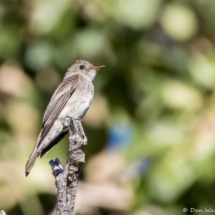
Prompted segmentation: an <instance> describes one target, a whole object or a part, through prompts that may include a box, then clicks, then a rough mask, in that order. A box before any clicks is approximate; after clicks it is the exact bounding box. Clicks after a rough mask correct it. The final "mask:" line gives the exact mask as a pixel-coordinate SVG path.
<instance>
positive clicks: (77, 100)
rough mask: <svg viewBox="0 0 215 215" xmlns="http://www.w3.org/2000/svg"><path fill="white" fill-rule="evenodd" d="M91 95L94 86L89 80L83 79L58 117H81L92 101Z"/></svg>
mask: <svg viewBox="0 0 215 215" xmlns="http://www.w3.org/2000/svg"><path fill="white" fill-rule="evenodd" d="M93 95H94V87H93V84H92V82H91V81H85V82H84V83H81V84H79V85H78V86H77V88H76V90H75V91H74V93H73V94H72V96H71V97H70V98H69V100H68V102H67V103H66V105H65V107H64V108H63V109H62V111H61V113H60V114H59V116H58V118H61V119H62V118H63V119H64V118H66V117H67V116H69V117H72V118H74V119H81V118H83V117H84V115H85V113H86V111H87V110H88V108H89V106H90V104H91V102H92V99H93Z"/></svg>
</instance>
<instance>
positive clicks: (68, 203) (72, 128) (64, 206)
mask: <svg viewBox="0 0 215 215" xmlns="http://www.w3.org/2000/svg"><path fill="white" fill-rule="evenodd" d="M68 122H69V133H70V135H69V152H68V156H67V161H66V166H65V170H63V168H62V166H61V164H60V161H59V159H58V158H56V159H55V161H53V160H51V161H50V162H49V164H50V165H51V167H52V170H53V175H54V176H55V184H56V187H57V189H58V196H57V209H56V215H73V214H74V206H75V197H76V191H77V186H78V176H79V172H80V167H81V164H82V163H84V162H85V154H84V145H86V144H87V138H86V135H85V133H84V130H83V127H82V125H81V122H80V120H74V119H71V118H70V119H69V121H68Z"/></svg>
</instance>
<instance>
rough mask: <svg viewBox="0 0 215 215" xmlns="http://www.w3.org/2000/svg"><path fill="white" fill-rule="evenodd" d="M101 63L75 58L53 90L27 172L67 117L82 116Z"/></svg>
mask: <svg viewBox="0 0 215 215" xmlns="http://www.w3.org/2000/svg"><path fill="white" fill-rule="evenodd" d="M102 67H104V66H93V65H92V64H91V63H89V62H88V61H85V60H77V61H76V62H75V64H73V65H72V66H71V67H69V69H68V70H67V72H66V74H65V77H64V79H63V82H62V83H61V84H60V85H59V86H58V88H57V89H56V90H55V92H54V94H53V95H52V98H51V100H50V102H49V104H48V106H47V108H46V111H45V114H44V117H43V124H42V130H41V132H40V134H39V137H38V139H37V143H36V145H35V147H34V150H33V151H32V153H31V155H30V157H29V158H28V161H27V163H26V166H25V173H26V176H28V174H29V173H30V171H31V169H32V167H33V166H34V164H35V162H36V160H37V158H38V156H39V155H40V157H41V158H42V157H43V156H45V155H46V154H47V153H48V152H49V151H50V150H51V149H52V148H53V147H54V146H55V145H56V144H57V143H58V142H59V141H60V140H61V139H62V138H63V137H64V136H65V135H66V134H67V133H68V131H69V128H68V124H67V121H68V120H67V119H66V118H67V117H70V118H73V119H82V118H83V117H84V115H85V114H86V112H87V110H88V109H89V107H90V104H91V102H92V99H93V95H94V86H93V84H92V81H93V80H94V78H95V76H96V72H97V71H98V70H100V69H101V68H102Z"/></svg>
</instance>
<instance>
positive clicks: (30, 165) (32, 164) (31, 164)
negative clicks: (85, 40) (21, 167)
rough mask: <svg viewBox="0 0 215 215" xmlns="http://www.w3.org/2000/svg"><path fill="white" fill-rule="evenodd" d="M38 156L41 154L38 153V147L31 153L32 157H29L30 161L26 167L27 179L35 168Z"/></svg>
mask: <svg viewBox="0 0 215 215" xmlns="http://www.w3.org/2000/svg"><path fill="white" fill-rule="evenodd" d="M38 156H39V153H38V152H37V147H35V148H34V150H33V151H32V153H31V155H30V156H29V158H28V161H27V163H26V166H25V175H26V177H27V176H28V174H29V173H30V171H31V169H32V167H33V166H34V164H35V162H36V160H37V158H38Z"/></svg>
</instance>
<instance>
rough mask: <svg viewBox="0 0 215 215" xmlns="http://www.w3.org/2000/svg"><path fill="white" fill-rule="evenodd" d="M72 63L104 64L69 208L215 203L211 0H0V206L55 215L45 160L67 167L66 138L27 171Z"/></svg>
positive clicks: (98, 212)
mask: <svg viewBox="0 0 215 215" xmlns="http://www.w3.org/2000/svg"><path fill="white" fill-rule="evenodd" d="M77 59H85V60H88V61H90V62H91V63H92V64H94V65H97V66H99V65H106V67H105V68H104V69H102V70H101V71H100V72H99V73H98V75H97V77H96V79H95V81H94V85H95V97H94V100H93V102H92V105H91V107H90V109H89V111H88V113H87V114H86V116H85V118H84V120H83V126H84V129H85V132H86V135H87V137H88V140H89V141H88V145H87V146H86V147H85V152H86V163H85V164H84V165H83V166H82V172H81V175H80V183H79V187H78V194H77V200H76V206H75V210H76V214H80V215H82V214H83V215H166V214H167V215H173V214H174V215H180V214H193V213H191V212H190V208H196V209H203V210H204V208H210V207H211V208H213V209H215V165H214V164H215V3H214V0H108V1H105V0H103V1H102V0H79V1H78V0H31V1H29V0H0V209H3V210H5V211H6V212H7V215H18V214H19V215H29V214H31V215H46V214H50V215H51V214H52V215H53V214H54V207H55V202H56V191H57V189H56V187H55V184H54V181H55V180H54V177H53V176H52V174H51V168H50V166H49V164H48V162H49V160H51V159H54V158H56V157H58V158H59V159H60V161H61V162H62V165H63V166H64V165H65V161H66V157H67V151H68V136H67V137H66V138H65V139H64V140H63V141H61V143H60V144H58V145H57V146H56V147H55V148H54V149H53V150H52V151H51V152H50V153H49V154H48V155H47V156H45V157H44V158H43V159H38V160H37V162H36V165H35V166H34V168H33V170H32V172H31V174H30V175H29V177H28V178H26V177H25V171H24V167H25V163H26V161H27V159H28V156H29V155H30V153H31V151H32V149H33V147H34V144H35V143H36V139H37V136H38V134H39V132H40V128H41V122H42V117H43V113H44V110H45V108H46V106H47V104H48V102H49V100H50V97H51V95H52V93H53V92H54V90H55V89H56V87H57V86H58V84H59V83H60V82H61V81H62V79H63V76H64V74H65V72H66V70H67V68H68V67H69V66H71V65H72V64H73V63H74V62H75V61H76V60H77ZM183 208H187V209H188V211H187V212H183ZM184 211H186V210H184ZM201 214H202V215H203V214H206V212H202V213H201Z"/></svg>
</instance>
